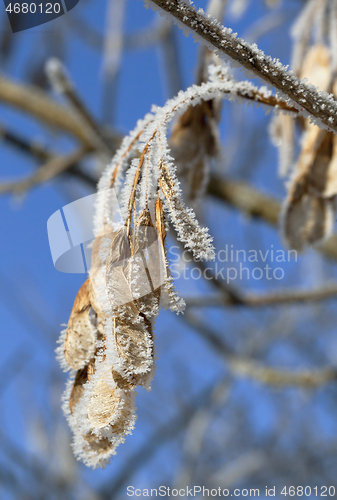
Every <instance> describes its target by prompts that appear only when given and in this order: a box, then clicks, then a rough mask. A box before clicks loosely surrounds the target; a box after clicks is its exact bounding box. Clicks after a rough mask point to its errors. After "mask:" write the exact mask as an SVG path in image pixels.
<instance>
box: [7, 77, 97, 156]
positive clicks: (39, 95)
mask: <svg viewBox="0 0 337 500" xmlns="http://www.w3.org/2000/svg"><path fill="white" fill-rule="evenodd" d="M0 101H2V102H4V103H6V104H9V105H10V106H14V107H15V108H18V109H19V110H20V111H23V112H25V113H28V114H30V115H32V116H33V117H35V118H37V119H38V120H41V121H42V122H44V123H45V124H47V125H49V126H50V127H55V128H57V129H59V130H62V131H64V132H67V133H69V134H71V135H73V136H74V137H76V138H77V139H79V140H80V141H81V142H82V143H83V144H84V145H85V146H87V147H93V145H92V141H91V138H90V137H89V136H88V132H87V130H85V129H84V128H83V126H82V124H81V122H80V121H79V120H78V118H77V116H76V115H75V114H74V113H73V112H71V111H69V110H68V109H66V108H65V107H63V106H60V105H59V104H57V103H56V102H54V101H53V100H52V99H50V98H49V97H48V94H47V93H46V92H43V91H42V90H40V89H38V88H37V87H34V86H32V85H22V84H19V83H15V82H13V81H12V80H9V79H7V78H5V77H4V76H3V75H1V77H0Z"/></svg>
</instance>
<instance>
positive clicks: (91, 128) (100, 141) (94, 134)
mask: <svg viewBox="0 0 337 500" xmlns="http://www.w3.org/2000/svg"><path fill="white" fill-rule="evenodd" d="M46 72H47V75H48V78H49V81H50V83H51V85H52V86H53V88H54V89H55V91H57V92H59V93H60V94H62V95H64V96H65V97H66V99H67V101H68V102H69V104H70V105H71V106H72V107H73V108H74V111H75V112H76V113H77V115H78V118H79V120H80V121H82V122H83V128H86V129H87V130H88V134H89V135H90V137H91V141H92V143H93V144H94V145H95V149H98V150H102V152H103V153H105V154H106V155H107V156H108V157H109V156H111V154H113V153H114V151H115V147H114V145H113V144H111V143H110V141H107V139H106V137H105V136H104V135H103V134H102V131H101V128H100V127H99V125H98V124H97V123H96V120H95V119H94V118H93V117H92V115H91V113H90V112H89V110H88V109H87V107H86V106H85V104H84V103H83V101H82V99H81V98H80V97H79V95H78V93H77V92H76V90H75V87H74V85H73V82H72V81H71V80H70V78H69V76H68V74H67V72H66V70H65V68H64V67H63V65H62V63H61V61H59V60H58V59H56V58H52V59H49V60H48V62H47V65H46Z"/></svg>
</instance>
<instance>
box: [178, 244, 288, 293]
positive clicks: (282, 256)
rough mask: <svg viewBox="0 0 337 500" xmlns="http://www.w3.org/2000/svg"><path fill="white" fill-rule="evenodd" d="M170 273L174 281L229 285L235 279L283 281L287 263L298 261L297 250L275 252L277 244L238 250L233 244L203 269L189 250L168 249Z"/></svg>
mask: <svg viewBox="0 0 337 500" xmlns="http://www.w3.org/2000/svg"><path fill="white" fill-rule="evenodd" d="M169 260H170V263H171V264H170V270H171V274H172V277H173V279H179V278H182V279H184V280H199V279H201V278H204V279H206V280H212V279H214V278H215V279H218V280H223V281H226V282H227V284H228V283H230V282H231V281H236V280H256V281H260V280H262V279H266V280H268V281H270V280H277V281H279V280H282V279H283V278H284V277H285V270H284V267H283V266H284V264H285V263H287V262H291V261H295V262H297V252H296V250H283V249H275V248H274V245H270V247H269V248H267V249H264V250H261V249H258V250H257V249H250V250H247V249H238V248H235V247H234V245H225V248H223V249H220V250H218V251H217V252H216V254H215V262H214V263H213V264H212V266H202V267H201V266H200V265H198V261H197V260H195V259H193V258H192V257H191V254H190V252H188V251H187V250H185V251H183V252H181V250H180V247H178V246H172V247H170V249H169Z"/></svg>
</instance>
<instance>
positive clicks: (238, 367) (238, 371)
mask: <svg viewBox="0 0 337 500" xmlns="http://www.w3.org/2000/svg"><path fill="white" fill-rule="evenodd" d="M183 319H185V320H186V321H187V322H188V323H189V324H190V325H191V326H192V327H193V328H194V330H195V331H196V332H197V333H199V334H200V335H201V336H202V337H203V338H204V339H205V340H207V342H208V344H209V345H210V346H211V347H212V348H213V349H214V350H215V352H217V353H218V354H220V356H222V357H223V358H224V360H225V361H226V363H227V366H228V368H229V369H230V371H231V372H232V373H233V374H235V375H237V376H239V377H248V378H252V379H255V380H258V381H259V382H261V383H263V384H268V385H272V386H297V387H302V388H306V389H309V388H311V389H314V388H316V387H319V386H321V385H324V384H327V383H328V382H332V381H334V380H336V379H337V370H336V369H333V368H323V369H313V370H303V371H289V370H283V369H275V368H270V367H267V366H263V365H262V364H260V363H258V362H256V361H254V360H252V359H249V358H245V357H242V356H239V355H237V354H235V353H234V351H233V350H232V349H231V348H230V347H229V346H227V345H226V344H225V343H224V341H223V340H222V339H220V338H219V336H218V335H216V334H215V333H214V332H213V331H212V330H211V329H210V328H209V327H208V326H207V325H205V324H203V323H202V322H201V321H200V318H199V317H197V316H195V315H193V314H191V313H190V312H189V311H188V310H187V311H186V312H185V314H184V316H183Z"/></svg>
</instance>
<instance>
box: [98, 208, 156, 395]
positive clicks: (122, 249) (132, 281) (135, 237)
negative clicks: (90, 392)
mask: <svg viewBox="0 0 337 500" xmlns="http://www.w3.org/2000/svg"><path fill="white" fill-rule="evenodd" d="M160 258H161V253H160V245H159V242H158V241H157V234H156V230H155V228H154V225H153V223H152V219H151V215H150V212H149V210H148V209H144V210H143V211H142V212H141V214H140V216H139V217H138V219H137V220H136V222H135V228H134V232H133V234H130V236H128V231H127V230H124V228H123V232H122V230H120V232H119V235H118V236H117V237H116V238H115V240H113V241H112V243H111V247H110V250H109V255H108V258H107V266H106V291H107V296H108V299H109V302H110V304H111V307H112V309H113V313H114V319H113V338H114V346H113V347H114V352H115V353H116V355H117V358H118V363H113V365H114V370H115V371H116V372H117V373H119V375H120V377H121V378H120V379H118V380H119V381H120V382H119V383H120V386H121V387H122V386H123V384H125V383H127V384H129V385H130V384H131V385H132V386H134V385H136V384H138V385H144V384H147V381H148V377H149V374H150V373H151V370H152V366H153V358H154V355H153V328H152V319H153V318H155V317H156V316H157V314H158V312H159V301H160V287H161V285H162V284H163V278H162V277H161V273H160V269H161V267H162V263H161V260H160ZM116 267H117V269H118V271H117V272H116ZM116 277H119V279H118V280H117V278H116ZM122 277H123V280H122ZM116 288H118V291H117V293H116ZM123 288H124V289H125V290H123ZM121 297H123V299H124V300H125V302H124V303H121V304H120V302H121ZM130 299H131V300H130ZM107 349H108V353H109V347H107ZM108 355H109V354H108Z"/></svg>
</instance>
